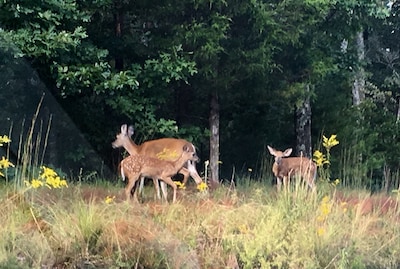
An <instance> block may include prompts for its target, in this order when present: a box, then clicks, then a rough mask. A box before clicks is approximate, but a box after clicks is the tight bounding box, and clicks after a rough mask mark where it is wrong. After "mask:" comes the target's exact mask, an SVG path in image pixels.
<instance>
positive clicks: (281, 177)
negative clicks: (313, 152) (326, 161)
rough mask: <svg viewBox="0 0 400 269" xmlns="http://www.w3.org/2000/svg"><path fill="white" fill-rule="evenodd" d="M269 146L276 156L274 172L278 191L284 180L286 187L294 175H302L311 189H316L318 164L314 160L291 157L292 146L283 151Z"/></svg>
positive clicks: (272, 153) (273, 166)
mask: <svg viewBox="0 0 400 269" xmlns="http://www.w3.org/2000/svg"><path fill="white" fill-rule="evenodd" d="M267 147H268V151H269V153H271V155H273V156H275V162H274V164H273V165H272V172H273V174H274V175H275V177H276V180H277V187H278V191H280V189H281V185H282V181H283V186H284V187H285V188H286V185H287V183H288V180H289V179H290V177H292V176H300V177H301V178H302V179H303V180H304V181H305V182H306V183H307V185H308V186H309V187H310V188H311V189H314V187H315V182H314V181H315V178H316V175H317V166H316V165H315V163H314V162H313V161H312V160H310V159H309V158H307V157H289V156H290V154H291V153H292V149H291V148H288V149H286V150H285V151H283V152H282V151H280V150H276V149H274V148H272V147H270V146H267Z"/></svg>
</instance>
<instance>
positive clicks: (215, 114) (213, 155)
mask: <svg viewBox="0 0 400 269" xmlns="http://www.w3.org/2000/svg"><path fill="white" fill-rule="evenodd" d="M209 121H210V130H211V135H210V183H211V186H216V185H218V184H219V167H218V165H219V164H218V162H219V103H218V95H217V93H216V92H213V93H212V94H211V100H210V118H209Z"/></svg>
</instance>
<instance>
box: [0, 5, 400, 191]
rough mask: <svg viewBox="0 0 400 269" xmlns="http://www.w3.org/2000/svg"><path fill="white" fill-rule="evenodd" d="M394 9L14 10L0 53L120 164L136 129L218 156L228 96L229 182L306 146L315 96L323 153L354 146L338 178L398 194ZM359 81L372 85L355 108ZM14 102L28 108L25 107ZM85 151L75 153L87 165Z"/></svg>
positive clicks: (3, 12) (225, 173)
mask: <svg viewBox="0 0 400 269" xmlns="http://www.w3.org/2000/svg"><path fill="white" fill-rule="evenodd" d="M387 4H388V5H381V4H378V2H376V1H373V0H368V1H362V2H359V1H351V0H336V1H328V0H302V1H297V0H289V1H262V0H247V1H229V2H227V1H204V0H196V1H186V0H184V1H176V0H167V1H125V0H96V1H93V0H91V1H76V0H62V1H59V0H44V1H40V2H37V1H33V0H25V1H7V0H5V1H2V2H1V3H0V38H1V39H0V43H1V46H0V48H1V49H0V54H1V55H8V57H1V60H0V67H1V70H2V72H8V73H10V72H12V70H10V68H7V67H10V66H12V65H10V63H11V62H14V63H15V62H16V61H19V60H21V59H24V60H25V61H27V62H28V63H29V64H30V66H31V67H32V68H33V70H34V72H36V73H37V74H38V76H39V78H40V80H41V81H43V82H44V83H45V85H46V87H47V89H49V90H50V92H51V93H52V94H53V95H54V96H55V97H56V99H57V101H58V102H59V103H60V104H61V106H62V107H63V108H64V110H65V111H66V112H67V113H68V115H69V116H70V117H71V118H72V120H73V121H74V123H75V124H76V125H77V126H78V128H79V129H80V130H81V132H83V133H84V135H85V137H86V138H87V139H88V140H89V141H90V142H91V144H92V146H93V147H94V148H95V150H96V151H97V152H99V153H100V155H101V156H102V158H103V159H105V160H107V161H106V163H107V164H110V163H111V162H112V160H111V158H110V151H111V149H110V141H111V140H112V138H113V136H114V135H115V133H116V132H117V131H118V128H119V126H120V125H121V124H122V123H132V124H134V125H135V127H136V130H137V133H136V137H135V140H136V141H137V142H140V141H143V140H146V139H151V138H154V137H161V136H177V137H178V136H179V137H185V138H187V139H188V140H192V141H193V142H194V144H196V145H197V147H198V148H199V150H200V154H201V155H202V156H201V157H202V159H203V160H207V159H208V156H207V154H208V131H207V129H208V127H209V121H208V117H209V98H210V95H211V94H215V93H217V94H218V96H219V102H220V116H221V125H220V128H221V130H220V134H221V139H220V142H221V147H220V149H221V154H220V159H221V161H222V165H221V167H222V178H226V177H230V173H231V171H232V166H235V167H236V168H237V169H239V170H242V169H243V170H246V171H247V168H253V171H259V170H260V172H262V169H255V168H260V167H261V166H262V164H263V162H264V160H265V158H268V159H269V156H267V155H266V149H265V146H266V145H267V144H270V145H273V146H276V147H278V148H282V149H283V148H287V147H294V146H295V143H296V142H295V141H296V140H295V128H294V125H295V120H294V118H295V117H296V109H297V108H298V107H299V106H300V104H301V102H302V101H303V100H304V98H305V97H311V104H312V111H313V114H312V137H313V146H314V148H315V149H318V148H320V145H319V144H320V143H319V141H320V138H321V135H322V134H323V133H327V134H332V133H334V134H337V135H338V137H339V138H340V140H341V144H340V147H339V148H338V149H339V150H340V149H341V150H342V154H340V155H339V156H341V157H338V158H337V159H336V160H332V172H333V173H335V175H336V176H337V177H341V178H343V179H345V180H347V181H349V182H352V181H354V180H357V182H360V183H361V184H368V185H369V186H375V185H376V186H382V185H383V181H384V180H385V183H386V185H390V184H393V182H391V179H393V174H395V173H396V172H398V170H399V159H400V155H399V152H400V143H399V142H398V141H399V134H400V128H399V98H400V97H399V96H400V91H399V84H400V80H399V50H400V49H399V43H398V40H399V32H398V27H399V23H398V20H399V18H398V11H399V7H400V5H399V3H398V2H394V3H390V5H389V3H387ZM360 32H362V33H363V40H364V42H365V48H364V49H363V51H361V52H362V53H364V56H365V57H364V58H360V47H359V46H358V44H357V43H356V37H357V34H358V33H360ZM10 55H12V56H13V57H9V56H10ZM357 74H362V75H363V80H364V82H365V87H364V92H363V93H364V99H363V100H362V103H361V104H360V105H357V106H356V105H353V103H352V85H353V83H354V80H355V76H356V75H357ZM20 76H23V74H20ZM2 77H6V76H5V75H4V74H2ZM9 85H11V84H10V80H9V79H3V80H2V81H1V85H0V88H1V91H2V93H1V95H3V92H4V95H3V96H0V100H1V102H2V103H5V104H6V103H7V102H8V100H9V99H7V98H6V97H5V96H8V95H9V94H10V93H12V92H13V91H16V90H15V89H13V88H11V87H10V86H9ZM14 85H16V84H14ZM21 87H22V86H21ZM23 89H24V91H29V89H27V88H26V87H23ZM305 89H310V91H306V90H305ZM16 92H18V98H20V99H21V98H24V97H23V94H20V93H19V92H21V91H19V90H18V91H16ZM6 93H7V94H6ZM7 104H8V103H7ZM13 104H15V106H17V109H18V110H21V109H22V110H23V107H19V106H18V104H23V102H19V101H16V102H13ZM8 105H10V104H8ZM7 117H8V116H7ZM12 120H13V119H12ZM7 123H8V124H4V122H2V124H1V127H2V128H3V129H2V133H7V128H9V122H7ZM74 150H75V149H71V151H72V152H71V153H68V154H71V156H74V158H73V159H75V160H76V161H82V159H84V154H81V153H79V152H74ZM344 163H346V164H348V167H346V169H345V168H344V166H343V164H344ZM339 164H342V165H339ZM349 164H350V165H349ZM339 167H340V168H339ZM354 175H357V176H356V178H355V176H354Z"/></svg>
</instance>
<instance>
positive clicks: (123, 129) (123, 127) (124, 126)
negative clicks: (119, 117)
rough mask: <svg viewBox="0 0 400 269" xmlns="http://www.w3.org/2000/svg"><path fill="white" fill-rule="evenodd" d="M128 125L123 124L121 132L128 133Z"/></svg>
mask: <svg viewBox="0 0 400 269" xmlns="http://www.w3.org/2000/svg"><path fill="white" fill-rule="evenodd" d="M126 129H127V126H126V124H123V125H121V134H126Z"/></svg>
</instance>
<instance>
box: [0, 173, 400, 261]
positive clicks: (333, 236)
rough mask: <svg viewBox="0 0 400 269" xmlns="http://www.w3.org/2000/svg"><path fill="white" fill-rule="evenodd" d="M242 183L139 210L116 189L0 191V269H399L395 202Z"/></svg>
mask: <svg viewBox="0 0 400 269" xmlns="http://www.w3.org/2000/svg"><path fill="white" fill-rule="evenodd" d="M294 185H295V186H293V187H292V189H291V190H290V191H289V192H281V193H279V194H278V193H277V192H276V191H275V189H274V188H273V187H272V186H270V185H269V184H266V183H260V182H254V181H249V180H244V182H238V183H237V184H236V186H235V187H233V186H223V185H222V186H220V187H219V188H217V189H216V190H214V191H212V192H211V191H210V192H198V191H197V190H196V189H195V187H194V186H188V189H186V190H180V191H179V192H178V202H177V203H175V204H164V203H161V202H159V201H155V200H154V199H153V194H154V189H153V188H152V187H151V186H148V187H147V188H146V192H145V195H144V197H143V199H142V202H141V203H140V204H135V203H127V202H125V201H124V200H123V197H124V196H123V195H122V194H123V192H122V190H123V187H124V186H123V185H121V184H120V183H117V182H113V183H105V182H103V183H98V184H92V185H72V184H69V186H68V187H62V188H51V189H50V188H47V187H41V188H32V186H30V187H21V188H17V187H16V185H15V184H14V183H9V184H1V191H0V201H1V205H2V206H1V208H0V222H1V226H0V238H1V240H0V268H399V267H400V238H399V236H400V225H399V221H400V218H399V217H400V214H399V213H400V209H399V208H398V207H397V202H398V196H397V194H396V193H394V194H393V196H392V197H388V196H384V195H374V196H370V195H369V194H368V193H367V192H365V191H362V190H354V189H353V190H343V189H341V190H340V189H338V187H335V186H332V185H330V184H327V183H320V184H319V185H318V190H317V192H316V193H311V192H309V191H307V190H304V189H303V188H302V186H300V185H299V184H294Z"/></svg>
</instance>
